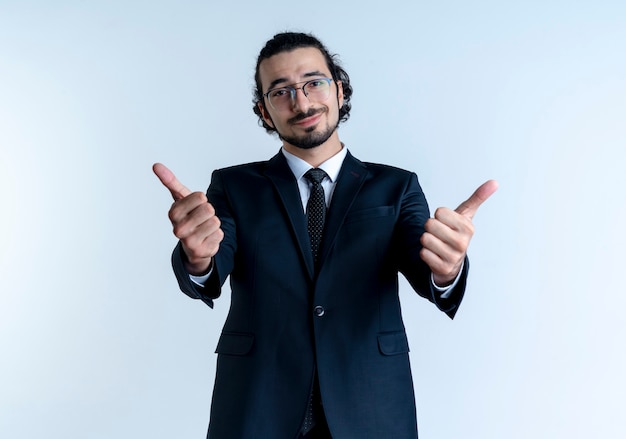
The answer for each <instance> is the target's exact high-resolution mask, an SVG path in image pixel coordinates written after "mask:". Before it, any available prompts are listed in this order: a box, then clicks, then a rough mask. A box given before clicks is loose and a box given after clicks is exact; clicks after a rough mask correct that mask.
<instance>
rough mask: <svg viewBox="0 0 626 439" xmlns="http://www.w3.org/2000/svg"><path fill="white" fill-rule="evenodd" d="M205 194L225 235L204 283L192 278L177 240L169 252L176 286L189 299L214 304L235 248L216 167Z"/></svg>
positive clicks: (230, 222)
mask: <svg viewBox="0 0 626 439" xmlns="http://www.w3.org/2000/svg"><path fill="white" fill-rule="evenodd" d="M207 198H208V199H209V202H210V203H211V204H212V205H213V207H214V208H215V213H216V215H217V217H218V218H219V219H220V222H221V228H222V231H223V232H224V239H223V240H222V242H221V243H220V248H219V250H218V252H217V254H216V255H215V256H214V257H213V260H212V271H211V275H210V276H209V278H208V279H207V281H206V283H205V284H204V286H203V287H201V286H200V285H198V284H196V283H195V282H193V281H192V280H191V278H190V277H189V273H188V272H187V270H186V268H185V258H186V256H185V254H184V252H183V250H182V246H181V243H180V242H179V243H178V244H177V245H176V247H175V248H174V251H173V252H172V268H173V270H174V275H175V276H176V280H177V281H178V286H179V287H180V289H181V291H182V292H183V293H185V294H186V295H188V296H189V297H191V298H192V299H200V300H202V301H203V302H204V303H206V304H207V305H208V306H210V307H211V308H213V299H216V298H218V297H219V296H220V294H221V292H222V285H223V284H224V282H225V281H226V278H227V277H228V275H229V274H230V272H231V271H232V268H233V261H234V254H235V249H236V245H235V242H236V239H235V236H236V234H235V223H234V220H233V215H232V211H231V209H230V208H229V203H228V197H227V196H226V193H225V190H224V186H223V184H222V179H221V175H220V172H219V171H214V172H213V176H212V178H211V184H210V185H209V189H208V191H207Z"/></svg>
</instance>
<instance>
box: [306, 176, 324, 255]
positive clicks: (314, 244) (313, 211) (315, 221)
mask: <svg viewBox="0 0 626 439" xmlns="http://www.w3.org/2000/svg"><path fill="white" fill-rule="evenodd" d="M304 176H305V177H306V178H307V179H308V180H309V181H310V182H311V184H312V187H311V195H310V196H309V201H308V202H307V204H306V216H307V228H308V230H309V238H310V239H311V251H312V252H313V260H314V261H315V262H316V263H317V256H318V251H319V248H320V242H322V233H323V232H324V220H325V219H326V197H324V188H323V187H322V180H323V179H324V177H326V176H327V175H326V172H324V171H323V170H322V169H319V168H313V169H309V170H308V171H307V173H306V174H304Z"/></svg>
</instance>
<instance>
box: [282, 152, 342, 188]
mask: <svg viewBox="0 0 626 439" xmlns="http://www.w3.org/2000/svg"><path fill="white" fill-rule="evenodd" d="M341 146H342V148H341V151H339V152H338V153H337V154H335V155H334V156H332V157H331V158H329V159H328V160H326V161H325V162H324V163H322V164H321V165H319V166H318V168H320V169H323V170H324V172H326V174H327V175H328V178H330V181H331V182H333V183H334V182H335V180H337V177H338V176H339V171H340V170H341V165H343V161H344V159H345V158H346V155H347V154H348V148H346V147H345V146H344V145H343V144H341ZM281 151H282V153H283V155H284V156H285V159H287V164H288V165H289V168H290V169H291V172H292V173H293V175H294V176H295V177H296V180H300V179H301V178H302V177H304V174H305V173H306V172H307V171H308V170H309V169H312V168H313V167H312V166H311V165H310V164H308V163H307V162H305V161H304V160H302V159H301V158H300V157H296V156H295V155H293V154H292V153H290V152H289V151H287V150H286V149H285V148H281Z"/></svg>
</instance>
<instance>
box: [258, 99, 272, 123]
mask: <svg viewBox="0 0 626 439" xmlns="http://www.w3.org/2000/svg"><path fill="white" fill-rule="evenodd" d="M256 105H257V107H258V108H259V111H260V112H261V117H263V120H264V121H265V123H266V124H268V125H269V126H271V127H272V128H274V129H276V127H275V126H274V122H272V116H270V113H269V112H268V111H267V109H266V108H265V105H263V102H257V104H256Z"/></svg>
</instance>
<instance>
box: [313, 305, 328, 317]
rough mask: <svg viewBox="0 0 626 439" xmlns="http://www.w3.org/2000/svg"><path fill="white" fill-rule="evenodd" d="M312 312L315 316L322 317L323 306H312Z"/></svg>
mask: <svg viewBox="0 0 626 439" xmlns="http://www.w3.org/2000/svg"><path fill="white" fill-rule="evenodd" d="M313 312H314V313H315V315H316V316H318V317H322V316H323V315H324V312H325V311H324V307H323V306H319V305H318V306H316V307H315V308H313Z"/></svg>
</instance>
